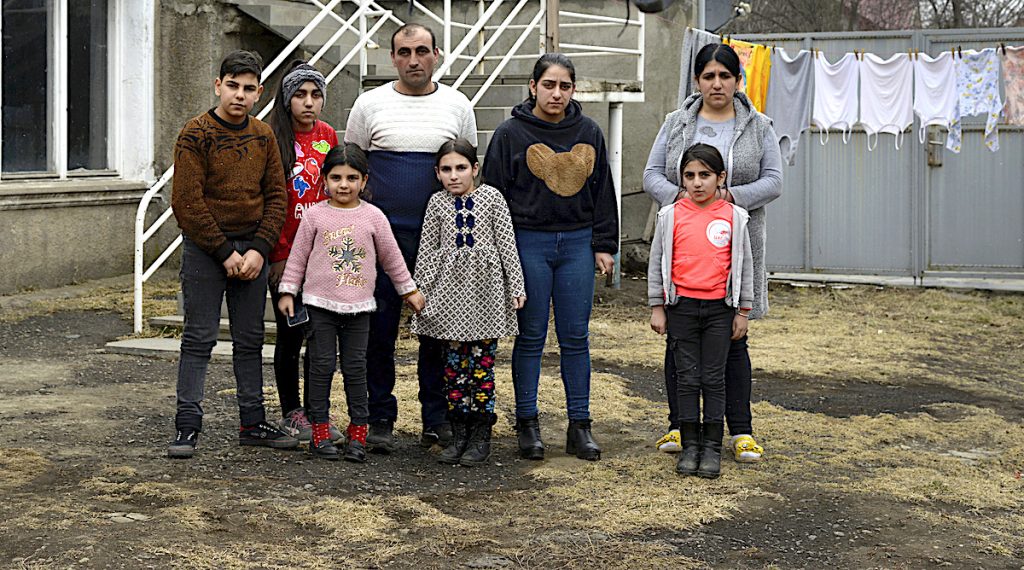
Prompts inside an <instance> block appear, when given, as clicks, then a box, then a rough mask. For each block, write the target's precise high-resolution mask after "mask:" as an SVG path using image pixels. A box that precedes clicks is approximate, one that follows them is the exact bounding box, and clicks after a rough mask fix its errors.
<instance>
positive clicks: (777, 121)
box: [764, 48, 813, 166]
mask: <svg viewBox="0 0 1024 570" xmlns="http://www.w3.org/2000/svg"><path fill="white" fill-rule="evenodd" d="M771 58H772V74H771V78H770V79H769V83H768V98H767V101H766V102H765V109H764V112H765V114H766V115H768V116H769V117H771V118H772V123H773V124H774V126H775V135H776V137H777V138H778V139H779V147H780V149H781V151H782V159H783V160H784V161H786V163H787V164H789V165H791V166H792V164H793V158H794V156H796V149H797V145H798V144H799V143H800V135H801V133H803V132H804V131H805V130H807V128H808V127H809V126H810V121H811V105H810V103H811V87H812V84H811V80H812V79H813V76H812V71H813V69H812V66H811V52H809V51H806V50H800V52H799V53H797V54H796V56H795V57H793V59H790V58H789V56H788V55H786V51H785V50H783V49H782V48H778V49H776V50H773V52H772V56H771Z"/></svg>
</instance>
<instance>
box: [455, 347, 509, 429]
mask: <svg viewBox="0 0 1024 570" xmlns="http://www.w3.org/2000/svg"><path fill="white" fill-rule="evenodd" d="M497 351H498V339H496V338H492V339H485V340H473V341H467V342H461V341H449V342H448V343H447V345H446V347H445V366H444V381H445V395H446V396H447V398H448V413H449V414H458V415H467V414H474V415H485V416H491V415H493V414H494V354H495V353H496V352H497Z"/></svg>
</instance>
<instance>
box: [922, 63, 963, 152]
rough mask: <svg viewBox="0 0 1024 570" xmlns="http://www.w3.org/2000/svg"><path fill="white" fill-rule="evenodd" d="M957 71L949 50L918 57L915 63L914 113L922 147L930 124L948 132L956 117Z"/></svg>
mask: <svg viewBox="0 0 1024 570" xmlns="http://www.w3.org/2000/svg"><path fill="white" fill-rule="evenodd" d="M956 104H957V91H956V69H955V68H954V65H953V54H951V53H949V52H948V51H944V52H942V53H940V54H939V55H938V56H936V57H934V58H932V57H931V56H929V55H928V54H925V53H922V54H918V56H917V59H915V60H914V113H916V114H917V117H918V119H920V121H921V127H920V129H919V130H918V133H917V137H918V139H919V140H920V141H921V144H924V139H925V131H926V130H927V128H928V126H929V125H939V126H941V127H943V128H945V129H947V130H948V129H949V125H950V124H951V123H952V122H953V118H954V117H955V115H956Z"/></svg>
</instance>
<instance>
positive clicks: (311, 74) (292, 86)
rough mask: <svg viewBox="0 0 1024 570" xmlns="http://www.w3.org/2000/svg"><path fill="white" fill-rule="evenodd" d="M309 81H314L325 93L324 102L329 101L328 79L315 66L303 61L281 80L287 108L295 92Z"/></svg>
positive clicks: (321, 91) (322, 92) (323, 93)
mask: <svg viewBox="0 0 1024 570" xmlns="http://www.w3.org/2000/svg"><path fill="white" fill-rule="evenodd" d="M307 81H312V82H313V83H314V84H315V85H316V87H317V89H319V90H320V93H321V94H322V95H323V97H324V102H326V101H327V81H326V80H324V75H323V74H322V73H320V72H319V71H317V70H316V69H314V68H313V66H311V65H309V64H306V63H303V64H301V65H299V66H297V67H296V68H295V69H293V70H291V71H289V72H288V75H285V76H284V79H283V80H281V91H282V92H283V93H284V102H285V106H286V108H287V104H288V102H289V101H291V100H292V96H293V95H295V92H296V91H298V90H299V87H301V86H302V84H303V83H305V82H307Z"/></svg>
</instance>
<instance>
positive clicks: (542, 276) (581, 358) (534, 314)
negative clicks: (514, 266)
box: [512, 228, 594, 420]
mask: <svg viewBox="0 0 1024 570" xmlns="http://www.w3.org/2000/svg"><path fill="white" fill-rule="evenodd" d="M591 233H592V232H591V229H590V228H583V229H580V230H573V231H568V232H543V231H534V230H516V246H517V248H518V249H519V260H520V262H521V263H522V266H523V277H524V278H525V280H526V305H525V306H524V307H523V308H522V309H520V310H519V313H518V321H519V336H517V337H516V342H515V346H514V347H513V349H512V381H513V386H514V387H515V392H516V417H519V418H533V417H536V416H537V384H538V383H539V381H540V361H541V356H542V355H543V353H544V341H545V340H546V339H547V335H548V314H549V311H550V307H551V306H552V304H553V305H554V308H555V334H556V335H557V336H558V346H559V347H560V349H561V350H560V355H559V356H560V359H561V370H562V384H563V385H564V386H565V404H566V410H567V411H568V415H569V419H570V420H585V419H589V418H590V341H589V336H590V310H591V308H592V306H593V303H594V251H593V249H591V245H590V240H591Z"/></svg>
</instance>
